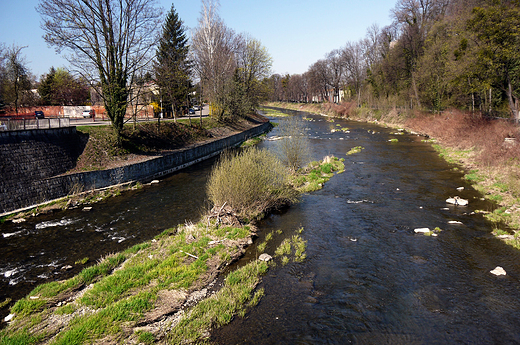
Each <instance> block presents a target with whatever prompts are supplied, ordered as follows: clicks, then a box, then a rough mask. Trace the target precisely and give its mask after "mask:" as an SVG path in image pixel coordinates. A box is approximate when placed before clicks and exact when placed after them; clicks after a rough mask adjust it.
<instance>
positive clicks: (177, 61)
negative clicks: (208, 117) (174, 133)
mask: <svg viewBox="0 0 520 345" xmlns="http://www.w3.org/2000/svg"><path fill="white" fill-rule="evenodd" d="M188 51H189V45H188V38H187V37H186V30H185V27H184V25H183V22H182V20H180V18H179V15H178V14H177V12H176V11H175V8H174V6H173V5H172V8H171V10H170V12H168V15H167V16H166V20H165V22H164V25H163V28H162V36H161V39H160V41H159V47H158V48H157V52H156V58H157V61H156V65H155V77H156V81H157V85H158V86H159V89H160V93H161V98H162V100H163V105H164V106H165V107H171V110H172V112H173V114H174V116H175V117H177V114H179V113H180V110H181V109H182V106H183V105H186V103H187V100H188V96H189V92H190V91H191V88H192V85H191V80H190V70H191V62H190V60H189V59H188Z"/></svg>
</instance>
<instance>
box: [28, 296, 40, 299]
mask: <svg viewBox="0 0 520 345" xmlns="http://www.w3.org/2000/svg"><path fill="white" fill-rule="evenodd" d="M38 298H40V296H30V297H29V299H38Z"/></svg>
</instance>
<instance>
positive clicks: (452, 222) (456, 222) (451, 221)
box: [448, 220, 462, 225]
mask: <svg viewBox="0 0 520 345" xmlns="http://www.w3.org/2000/svg"><path fill="white" fill-rule="evenodd" d="M448 224H457V225H462V222H459V221H456V220H450V221H449V222H448Z"/></svg>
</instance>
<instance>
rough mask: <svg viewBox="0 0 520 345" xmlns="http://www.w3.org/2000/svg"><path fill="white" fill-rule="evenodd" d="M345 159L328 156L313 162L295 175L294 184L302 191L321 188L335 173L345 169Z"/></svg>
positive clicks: (306, 191)
mask: <svg viewBox="0 0 520 345" xmlns="http://www.w3.org/2000/svg"><path fill="white" fill-rule="evenodd" d="M343 161H344V160H340V159H338V158H337V157H328V158H326V159H325V160H324V161H321V162H316V161H314V162H311V163H309V165H308V166H307V167H306V168H305V169H303V170H301V171H299V172H298V173H297V174H296V175H295V176H293V185H294V186H295V187H296V188H297V189H298V190H299V191H300V192H302V193H308V192H312V191H315V190H318V189H321V188H323V185H324V184H325V182H327V181H328V180H330V178H331V177H332V176H334V173H337V174H340V173H342V172H343V171H345V164H344V163H343Z"/></svg>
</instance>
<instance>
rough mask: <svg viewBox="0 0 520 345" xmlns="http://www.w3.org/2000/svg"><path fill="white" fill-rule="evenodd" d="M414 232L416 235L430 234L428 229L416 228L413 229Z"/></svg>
mask: <svg viewBox="0 0 520 345" xmlns="http://www.w3.org/2000/svg"><path fill="white" fill-rule="evenodd" d="M414 232H415V233H416V234H427V233H429V232H430V229H429V228H417V229H414Z"/></svg>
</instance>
